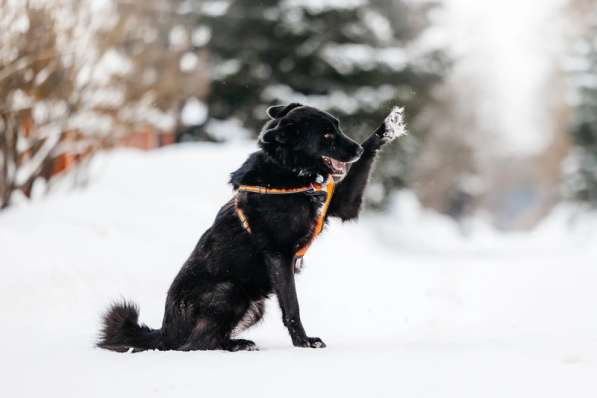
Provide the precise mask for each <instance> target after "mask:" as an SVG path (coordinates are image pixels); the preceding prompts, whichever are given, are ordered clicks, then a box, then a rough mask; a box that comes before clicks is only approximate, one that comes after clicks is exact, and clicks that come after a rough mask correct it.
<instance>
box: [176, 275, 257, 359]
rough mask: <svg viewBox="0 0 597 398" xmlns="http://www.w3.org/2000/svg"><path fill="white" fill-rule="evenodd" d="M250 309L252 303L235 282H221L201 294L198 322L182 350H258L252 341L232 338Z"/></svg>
mask: <svg viewBox="0 0 597 398" xmlns="http://www.w3.org/2000/svg"><path fill="white" fill-rule="evenodd" d="M249 308H250V305H249V302H248V301H247V300H246V298H245V297H244V296H243V295H242V294H240V293H239V290H238V289H237V288H236V287H235V286H234V284H233V283H231V282H221V283H219V284H217V285H216V286H215V287H214V288H213V289H210V291H208V292H204V293H203V294H202V295H201V297H200V302H199V305H198V308H197V312H196V321H195V324H194V326H193V329H192V331H191V332H190V335H189V336H188V338H187V339H186V341H185V343H184V344H183V345H182V346H181V347H180V348H179V350H182V351H194V350H228V351H240V350H250V351H253V350H256V349H257V346H256V345H255V343H253V342H252V341H249V340H240V339H238V340H235V339H231V338H230V336H231V335H232V331H233V329H234V328H235V326H237V325H238V324H239V322H240V321H241V319H243V317H244V316H245V315H246V313H247V312H248V310H249Z"/></svg>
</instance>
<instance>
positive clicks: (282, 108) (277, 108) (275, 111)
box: [266, 102, 303, 119]
mask: <svg viewBox="0 0 597 398" xmlns="http://www.w3.org/2000/svg"><path fill="white" fill-rule="evenodd" d="M299 106H303V104H299V103H298V102H293V103H291V104H288V105H274V106H270V107H269V108H267V110H266V112H267V116H269V117H271V118H272V119H279V118H281V117H282V116H285V115H286V114H287V113H288V112H290V111H291V110H293V109H294V108H298V107H299Z"/></svg>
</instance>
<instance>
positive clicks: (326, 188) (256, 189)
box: [234, 176, 334, 257]
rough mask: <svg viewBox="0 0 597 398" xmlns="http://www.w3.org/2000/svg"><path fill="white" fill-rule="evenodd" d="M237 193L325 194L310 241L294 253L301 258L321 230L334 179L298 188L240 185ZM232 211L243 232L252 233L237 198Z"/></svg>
mask: <svg viewBox="0 0 597 398" xmlns="http://www.w3.org/2000/svg"><path fill="white" fill-rule="evenodd" d="M238 191H239V192H253V193H259V194H274V195H275V194H293V193H302V192H325V193H326V197H325V202H324V203H323V206H322V207H320V208H319V212H318V215H317V220H316V223H315V228H314V229H313V234H312V235H311V239H309V242H307V244H305V245H304V246H303V247H301V248H300V249H298V250H297V252H296V253H295V257H303V256H304V255H305V253H306V252H307V250H308V249H309V247H310V246H311V244H312V243H313V241H314V240H315V239H316V238H317V236H318V235H319V234H320V233H321V231H322V230H323V224H324V219H325V216H326V214H327V211H328V208H329V206H330V202H331V201H332V195H333V194H334V178H333V177H332V176H329V177H328V180H327V181H326V183H325V184H319V183H312V184H311V185H309V186H306V187H298V188H266V187H260V186H255V185H241V186H239V187H238ZM234 209H235V212H236V215H237V217H238V219H239V220H240V223H241V225H242V227H243V228H244V230H245V231H247V232H248V233H249V234H251V233H253V232H252V230H251V226H250V224H249V220H248V219H247V216H246V215H245V213H244V211H243V210H242V209H241V208H240V206H239V203H238V196H236V197H235V198H234Z"/></svg>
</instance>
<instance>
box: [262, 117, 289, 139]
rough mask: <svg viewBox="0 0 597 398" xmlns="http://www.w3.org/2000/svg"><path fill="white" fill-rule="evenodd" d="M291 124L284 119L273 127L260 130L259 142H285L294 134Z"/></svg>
mask: <svg viewBox="0 0 597 398" xmlns="http://www.w3.org/2000/svg"><path fill="white" fill-rule="evenodd" d="M292 126H293V125H292V123H288V122H286V123H285V121H284V120H282V121H281V122H280V123H278V124H277V125H276V126H275V127H272V128H269V129H267V130H264V131H262V132H261V134H259V142H261V143H263V144H271V143H273V142H278V143H280V144H286V143H287V142H288V141H289V140H290V139H291V138H292V135H293V134H294V130H292Z"/></svg>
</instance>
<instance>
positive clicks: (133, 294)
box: [0, 144, 597, 398]
mask: <svg viewBox="0 0 597 398" xmlns="http://www.w3.org/2000/svg"><path fill="white" fill-rule="evenodd" d="M250 150H252V148H248V147H247V146H246V145H244V146H243V145H239V144H236V145H234V146H230V145H229V146H212V145H206V144H204V145H185V146H179V147H172V148H167V149H163V150H159V151H155V152H151V153H141V152H134V151H128V150H127V151H115V152H113V153H111V154H109V155H106V156H102V157H100V158H98V159H97V160H96V162H95V166H94V169H93V175H94V178H93V179H92V181H93V183H92V185H91V186H90V187H89V188H88V189H87V190H85V191H76V192H56V193H54V194H52V195H51V196H49V197H48V198H46V199H44V200H39V201H37V202H35V203H31V204H23V205H20V206H18V207H16V208H12V209H9V210H8V211H6V212H4V213H2V214H0V263H1V264H2V267H1V268H0V313H1V314H2V318H3V322H2V329H1V330H2V332H1V333H2V336H1V337H2V338H1V339H0V341H1V343H0V344H1V347H0V348H1V352H2V359H1V360H0V367H1V373H2V374H3V375H4V376H5V377H4V378H3V379H4V382H3V385H2V390H3V391H4V395H5V396H10V397H18V396H23V397H25V396H27V397H31V396H41V395H42V394H43V395H44V396H61V397H70V396H77V397H79V396H89V397H93V396H97V397H106V396H111V397H120V396H125V395H126V396H168V397H178V396H181V397H182V396H184V397H189V396H208V395H217V396H224V397H226V396H239V395H240V396H244V395H246V396H261V397H268V396H280V395H284V396H285V397H295V396H296V397H298V396H301V397H308V396H314V397H318V396H330V395H331V396H343V397H347V396H355V397H363V396H367V397H368V396H375V397H378V396H379V397H384V396H387V397H396V396H406V397H412V396H422V397H428V396H438V397H439V396H441V397H445V396H458V397H479V396H483V397H494V396H495V397H504V396H509V397H518V396H519V397H525V398H526V397H529V396H541V397H562V396H573V397H593V396H595V393H596V392H597V380H596V379H595V377H594V375H595V374H596V373H595V372H596V370H597V369H596V368H597V362H596V361H597V317H596V316H595V310H594V303H595V302H596V299H597V291H596V290H595V287H594V285H595V280H597V279H596V278H597V267H596V265H597V262H596V261H595V260H596V259H597V249H596V248H597V245H596V244H595V243H596V239H597V238H596V236H595V234H594V231H595V228H594V227H595V226H596V225H597V220H595V219H593V220H591V221H590V222H585V223H582V224H581V225H579V226H578V228H576V229H575V230H570V229H567V228H566V227H565V225H566V223H567V220H568V216H567V215H568V214H569V212H567V211H566V210H565V209H561V210H559V213H558V212H556V214H554V216H553V217H552V218H550V219H549V220H548V221H546V223H545V224H544V225H543V226H542V228H540V229H539V230H538V231H536V232H534V233H532V234H530V235H499V234H496V233H494V232H493V231H491V230H489V229H487V228H485V227H482V226H475V228H473V229H474V230H475V231H476V233H474V234H473V235H472V236H471V237H470V238H464V237H463V236H462V235H461V234H460V233H459V231H458V230H457V228H456V227H455V226H454V225H453V224H452V223H450V222H448V221H446V220H445V219H444V218H442V217H440V216H438V215H434V214H430V213H427V212H425V211H422V210H421V209H420V207H419V205H418V203H417V202H416V200H415V199H414V197H413V196H412V195H411V194H408V193H405V194H400V195H397V196H396V199H395V201H394V206H393V208H392V209H391V210H390V211H389V212H388V213H387V214H383V215H379V214H378V215H374V214H368V215H365V216H364V217H362V219H361V220H360V221H359V222H358V223H347V224H341V223H339V222H333V223H332V225H331V227H330V228H328V230H327V232H326V233H325V234H323V235H322V237H321V238H320V239H319V240H318V241H317V243H316V244H315V245H314V246H313V248H312V249H311V251H310V252H309V254H308V256H307V258H306V269H304V271H303V273H302V274H301V275H300V276H299V277H298V290H299V297H300V302H301V309H302V315H303V321H304V324H305V327H306V329H307V331H308V333H310V334H311V335H313V336H318V337H321V338H322V339H323V340H324V341H325V342H326V343H327V344H328V348H326V349H323V350H311V349H298V348H293V347H291V344H290V339H289V337H288V336H287V333H286V331H285V330H284V328H283V326H282V324H281V322H280V313H279V310H278V309H277V306H276V303H275V301H272V302H270V304H269V307H268V315H267V316H266V319H265V321H264V322H263V323H262V324H261V325H259V326H258V327H257V328H255V329H254V330H251V331H249V332H248V333H246V336H247V337H249V338H252V339H254V340H255V341H256V342H257V344H258V345H259V346H260V347H261V349H262V351H260V352H251V353H235V354H230V353H225V352H192V353H177V352H146V353H141V354H135V355H133V354H127V355H120V354H115V353H112V352H106V351H101V350H98V349H95V348H94V347H93V342H94V339H95V336H96V333H97V330H98V324H99V314H100V313H101V312H102V311H103V310H104V308H105V307H106V305H107V304H108V303H109V302H110V301H111V300H114V299H117V298H119V297H127V298H132V299H134V300H135V301H136V302H137V303H138V304H140V307H141V319H142V321H143V322H145V323H147V324H148V325H150V326H154V327H156V326H159V324H160V322H161V316H162V307H163V302H164V299H165V293H166V290H167V289H168V286H169V284H170V282H171V280H172V278H173V277H174V275H175V274H176V272H177V271H178V269H179V267H180V266H181V264H182V262H183V261H184V260H185V259H186V256H187V255H188V254H189V253H190V251H191V249H192V247H193V246H194V244H195V242H196V240H197V239H198V238H199V236H200V234H201V233H202V232H203V231H204V230H205V229H206V228H207V227H208V226H209V225H210V223H211V222H212V220H213V217H214V216H215V213H216V211H217V210H218V208H219V206H220V205H221V204H222V203H223V202H224V201H225V200H227V199H228V198H229V197H230V195H231V189H230V187H229V186H228V185H227V184H226V181H227V177H228V173H229V172H230V171H232V170H233V169H235V168H236V167H237V166H238V165H239V164H240V163H241V162H242V160H243V159H244V157H245V156H246V154H247V153H248V152H249V151H250ZM574 231H576V232H574Z"/></svg>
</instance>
